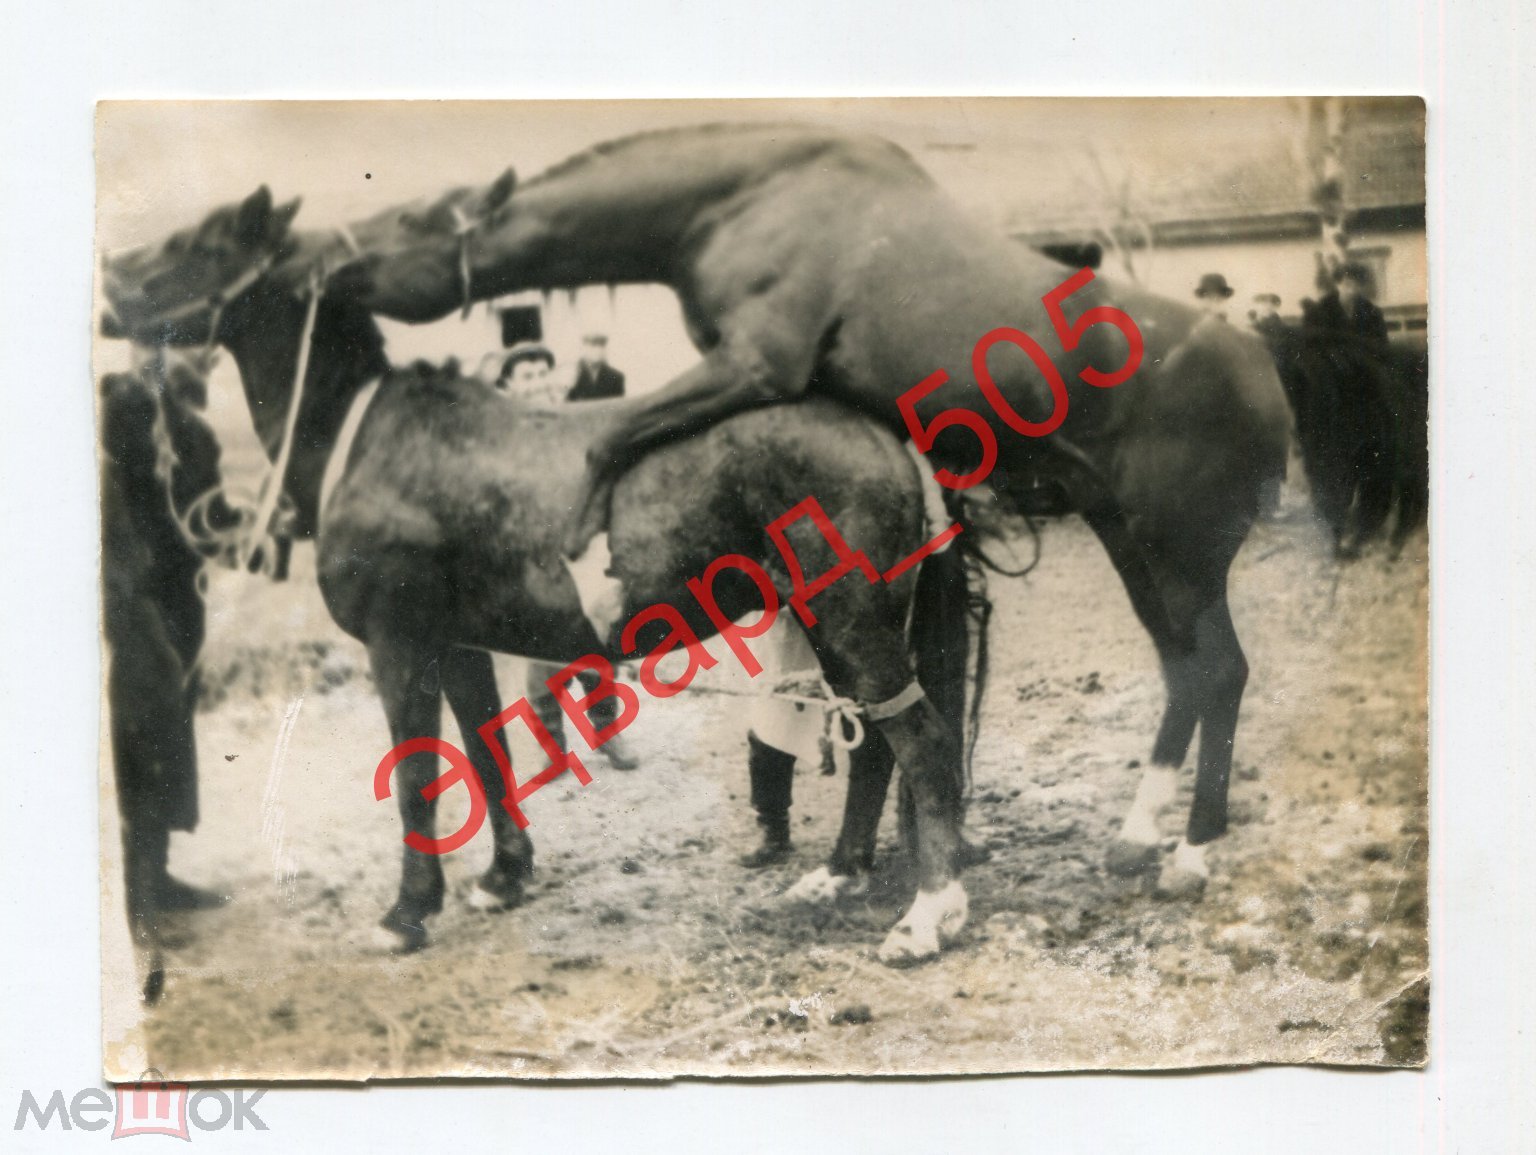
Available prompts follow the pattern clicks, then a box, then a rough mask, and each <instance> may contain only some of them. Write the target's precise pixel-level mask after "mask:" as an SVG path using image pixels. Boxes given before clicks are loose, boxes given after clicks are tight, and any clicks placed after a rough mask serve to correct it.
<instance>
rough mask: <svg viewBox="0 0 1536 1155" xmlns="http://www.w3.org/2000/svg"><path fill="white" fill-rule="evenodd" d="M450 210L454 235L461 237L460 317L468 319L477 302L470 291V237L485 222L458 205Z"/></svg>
mask: <svg viewBox="0 0 1536 1155" xmlns="http://www.w3.org/2000/svg"><path fill="white" fill-rule="evenodd" d="M449 211H450V212H452V213H453V235H454V236H456V237H458V239H459V284H460V285H461V286H462V287H463V290H464V308H463V309H462V311H461V312H460V313H459V319H460V320H468V319H469V311H470V309H471V308H472V307H473V306H474V303H475V300H474V297H473V295H472V294H471V293H470V265H469V238H470V237H471V236H473V235H474V232H475V230H476V229H478V228H479V227H480V226H481V224H483V223H484V218H483V217H468V216H466V215H465V214H464V210H463V209H461V208H459V206H458V205H451V206H449Z"/></svg>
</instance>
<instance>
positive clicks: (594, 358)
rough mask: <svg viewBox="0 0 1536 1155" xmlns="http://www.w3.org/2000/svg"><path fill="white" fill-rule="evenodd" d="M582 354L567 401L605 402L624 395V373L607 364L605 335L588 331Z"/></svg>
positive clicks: (582, 344) (606, 338)
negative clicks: (574, 382)
mask: <svg viewBox="0 0 1536 1155" xmlns="http://www.w3.org/2000/svg"><path fill="white" fill-rule="evenodd" d="M580 357H581V359H580V362H579V364H578V366H577V369H576V384H574V385H572V386H571V391H570V392H569V393H567V394H566V395H565V399H566V400H567V401H605V400H608V399H609V398H613V397H622V396H624V374H622V373H620V372H619V371H618V370H617V369H615V368H614V367H613V366H612V365H610V364H608V337H607V335H606V334H604V333H588V334H587V335H586V336H585V337H583V338H582V339H581V355H580Z"/></svg>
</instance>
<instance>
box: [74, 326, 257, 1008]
mask: <svg viewBox="0 0 1536 1155" xmlns="http://www.w3.org/2000/svg"><path fill="white" fill-rule="evenodd" d="M204 389H205V385H204V382H203V379H202V377H201V375H200V374H198V373H197V372H196V371H195V370H194V369H192V368H191V367H190V366H188V365H187V364H185V363H184V362H179V361H175V360H173V359H171V358H167V357H166V356H164V355H163V354H162V355H161V356H157V357H155V358H153V359H152V360H150V361H148V362H147V363H146V364H145V365H144V366H143V367H142V368H141V370H140V371H139V372H137V373H113V374H108V375H107V376H106V377H104V378H103V379H102V382H101V410H100V437H101V451H102V459H101V529H102V560H101V567H102V619H103V626H104V634H105V637H106V643H107V649H108V668H107V711H108V714H109V717H110V731H111V735H112V764H113V770H114V772H115V776H116V780H117V800H118V810H119V814H120V815H121V820H122V822H121V824H122V842H123V867H124V882H125V886H126V892H127V901H128V916H129V923H130V926H131V927H132V930H133V933H134V939H135V941H136V942H138V943H139V944H140V945H142V946H147V947H152V948H153V947H158V945H159V944H160V943H161V941H162V938H163V934H162V932H163V931H164V925H163V920H162V915H164V914H166V913H168V912H174V911H185V910H193V909H199V908H203V907H208V906H213V905H217V904H218V903H219V902H221V901H222V900H223V896H220V895H216V894H213V893H212V892H209V891H205V890H201V889H199V888H197V887H193V886H190V885H188V884H187V883H185V882H181V881H180V880H178V879H176V878H173V877H172V876H171V874H170V872H169V869H168V857H169V849H170V834H171V831H173V830H192V829H194V828H195V827H196V826H197V819H198V805H197V750H196V743H195V740H194V733H193V721H192V715H193V711H194V709H195V708H196V704H197V694H198V679H197V662H198V654H199V652H200V650H201V649H202V644H203V629H204V608H203V598H202V590H201V580H202V570H203V564H204V561H205V557H204V555H203V553H201V552H200V551H199V550H197V549H196V548H194V545H193V543H192V542H191V541H189V539H188V536H187V534H186V533H185V531H184V529H183V527H182V525H181V524H179V522H180V521H181V519H182V518H183V517H185V516H186V514H187V513H188V511H189V510H190V508H191V507H192V506H193V504H194V503H196V502H197V501H198V499H199V498H204V497H206V496H207V495H208V494H210V493H211V492H216V491H217V487H218V485H219V445H218V442H217V440H216V439H215V438H214V436H213V433H212V431H211V430H210V429H209V428H208V426H207V424H206V423H205V422H204V421H203V420H202V417H201V415H200V413H199V410H200V409H201V407H202V402H203V400H204V398H205V393H204ZM204 505H205V512H204V514H203V516H206V517H207V518H208V519H209V521H210V522H211V523H213V524H214V525H216V526H223V525H230V524H233V523H234V522H235V521H236V520H237V519H236V516H235V514H234V513H233V511H231V510H230V509H228V507H227V506H225V505H224V504H223V503H222V502H220V501H219V500H218V499H217V498H214V499H213V500H211V501H207V502H205V503H204ZM158 974H159V968H158V965H154V966H152V967H151V972H150V975H149V980H148V981H149V986H148V987H147V988H146V993H147V994H148V995H149V996H150V997H151V998H152V997H154V995H155V994H156V993H157V989H156V988H157V987H158V983H159V981H160V979H159V977H158Z"/></svg>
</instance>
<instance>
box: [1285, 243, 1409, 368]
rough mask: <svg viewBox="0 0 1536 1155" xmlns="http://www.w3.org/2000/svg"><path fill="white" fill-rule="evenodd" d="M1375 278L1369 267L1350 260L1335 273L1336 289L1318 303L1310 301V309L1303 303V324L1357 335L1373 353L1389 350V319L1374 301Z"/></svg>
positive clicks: (1328, 330) (1337, 332) (1352, 335)
mask: <svg viewBox="0 0 1536 1155" xmlns="http://www.w3.org/2000/svg"><path fill="white" fill-rule="evenodd" d="M1373 280H1374V278H1373V277H1372V276H1371V270H1370V269H1368V268H1367V267H1366V266H1364V265H1362V264H1360V263H1359V262H1357V261H1346V262H1345V263H1344V264H1342V265H1340V266H1339V267H1338V269H1337V271H1336V272H1335V273H1334V274H1333V283H1334V289H1333V291H1332V292H1330V293H1328V294H1326V295H1325V296H1324V297H1323V299H1322V300H1321V301H1318V302H1317V303H1316V304H1312V303H1311V302H1307V305H1310V308H1308V307H1307V306H1303V309H1304V315H1303V323H1304V324H1306V326H1307V327H1308V328H1313V329H1321V330H1325V331H1327V332H1331V333H1335V334H1339V335H1347V336H1351V337H1354V338H1356V339H1357V340H1359V341H1361V342H1363V343H1364V344H1365V345H1366V346H1368V347H1369V348H1370V349H1371V350H1372V352H1375V353H1382V354H1384V353H1386V351H1387V347H1388V344H1389V342H1388V339H1387V318H1386V316H1385V315H1384V314H1383V313H1382V311H1381V310H1380V309H1378V308H1377V307H1376V306H1375V305H1373V304H1372V303H1371V301H1370V293H1371V292H1372V289H1373V284H1372V282H1373Z"/></svg>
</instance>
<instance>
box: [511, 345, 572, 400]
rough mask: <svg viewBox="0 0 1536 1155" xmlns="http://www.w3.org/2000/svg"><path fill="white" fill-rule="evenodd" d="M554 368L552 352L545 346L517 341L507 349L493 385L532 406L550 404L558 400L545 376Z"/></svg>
mask: <svg viewBox="0 0 1536 1155" xmlns="http://www.w3.org/2000/svg"><path fill="white" fill-rule="evenodd" d="M554 367H555V355H554V354H553V353H551V352H550V351H549V349H548V347H547V346H544V345H541V344H539V343H538V342H537V341H519V342H518V343H517V344H516V345H513V346H512V348H511V349H510V350H508V351H507V356H506V360H504V361H503V362H502V363H501V374H500V376H499V377H497V379H496V387H497V388H498V389H500V390H502V391H503V392H504V393H510V394H511V395H512V396H514V397H517V398H519V399H520V400H523V401H527V402H530V403H532V404H535V405H544V404H554V403H556V402H559V401H560V400H562V398H561V397H560V391H559V389H558V387H556V386H555V384H554V383H553V382H552V381H551V380H550V376H549V372H550V370H551V369H553V368H554Z"/></svg>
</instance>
